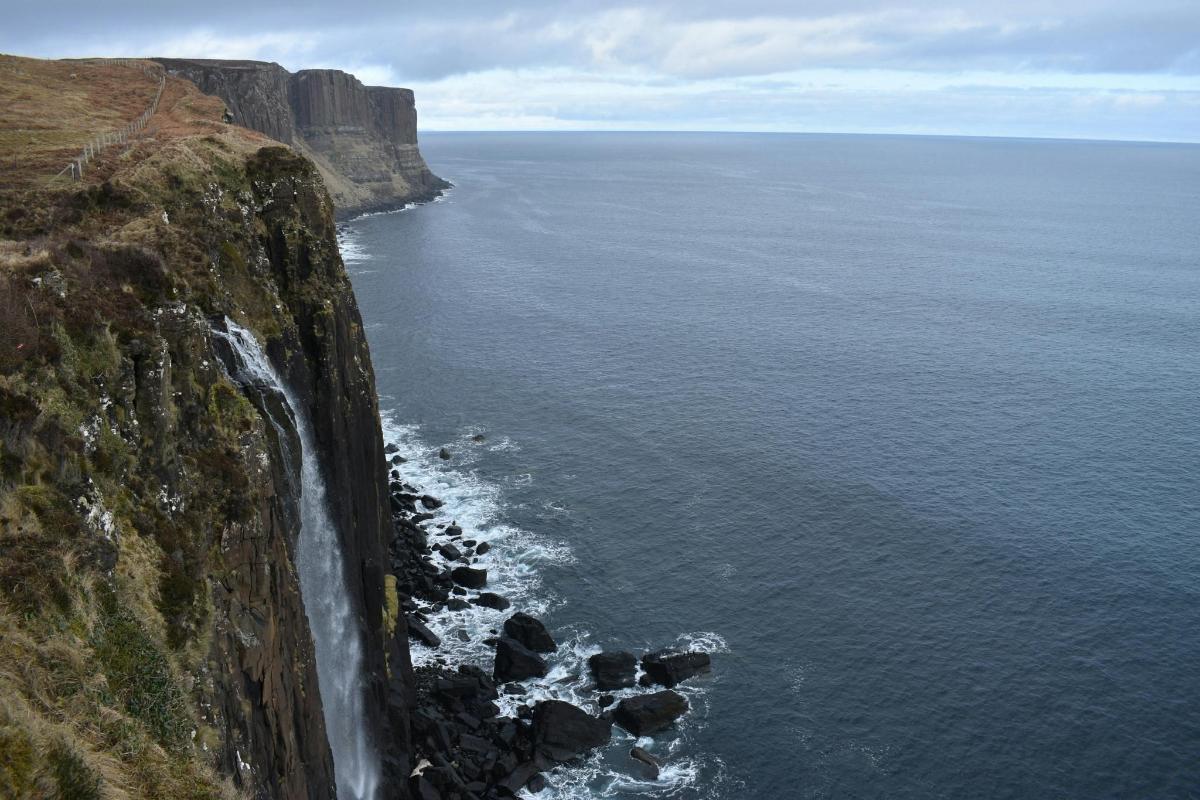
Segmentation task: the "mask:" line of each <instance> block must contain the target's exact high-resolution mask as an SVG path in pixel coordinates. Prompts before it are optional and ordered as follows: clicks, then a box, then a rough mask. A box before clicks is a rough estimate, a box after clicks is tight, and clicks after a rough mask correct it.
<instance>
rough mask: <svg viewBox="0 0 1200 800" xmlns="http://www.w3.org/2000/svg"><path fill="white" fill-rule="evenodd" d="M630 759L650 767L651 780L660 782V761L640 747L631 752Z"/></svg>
mask: <svg viewBox="0 0 1200 800" xmlns="http://www.w3.org/2000/svg"><path fill="white" fill-rule="evenodd" d="M629 757H630V758H632V759H633V760H634V761H640V762H642V763H643V764H645V765H646V766H647V767H648V771H649V776H650V780H652V781H656V780H658V772H659V765H658V759H657V758H655V757H654V756H652V755H650V754H649V753H647V752H646V751H645V750H643V749H642V748H640V747H635V748H633V749H632V750H630V751H629Z"/></svg>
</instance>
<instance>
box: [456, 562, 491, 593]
mask: <svg viewBox="0 0 1200 800" xmlns="http://www.w3.org/2000/svg"><path fill="white" fill-rule="evenodd" d="M450 577H451V578H453V580H454V582H455V583H457V584H459V585H460V586H466V587H467V588H468V589H480V588H483V587H484V586H486V585H487V570H486V569H476V568H475V567H455V568H454V569H452V570H451V571H450Z"/></svg>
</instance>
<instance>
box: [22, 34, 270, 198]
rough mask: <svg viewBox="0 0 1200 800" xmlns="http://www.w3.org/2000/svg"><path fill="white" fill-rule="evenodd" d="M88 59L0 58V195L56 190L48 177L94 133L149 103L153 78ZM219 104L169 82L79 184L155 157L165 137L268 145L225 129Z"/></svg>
mask: <svg viewBox="0 0 1200 800" xmlns="http://www.w3.org/2000/svg"><path fill="white" fill-rule="evenodd" d="M136 63H137V64H139V65H142V66H124V65H117V64H103V63H100V62H97V61H89V60H86V59H84V60H65V61H53V60H44V59H35V58H21V57H17V56H8V55H0V109H4V113H3V115H0V191H4V190H6V189H28V188H38V187H45V186H53V185H56V184H63V185H64V186H69V185H70V184H69V179H68V178H66V177H65V176H64V177H60V178H57V179H55V175H56V174H57V173H58V172H59V171H60V170H62V168H63V167H64V166H66V164H67V162H68V161H69V160H71V159H72V158H74V157H75V156H77V155H78V154H79V152H80V150H82V148H83V146H84V145H85V144H86V143H87V142H88V141H89V140H91V139H92V138H93V137H94V136H96V135H97V134H100V133H106V132H113V131H117V130H120V129H121V128H122V127H123V126H124V125H126V124H127V123H129V122H132V121H133V120H134V119H136V118H137V117H138V115H140V114H141V113H142V112H143V111H145V110H146V108H147V106H148V105H149V104H150V102H151V101H152V100H153V99H154V94H155V92H156V91H157V89H158V81H157V79H156V78H154V77H152V76H150V75H147V74H146V73H145V72H144V71H143V68H142V67H143V66H148V67H152V68H157V65H155V64H154V63H153V62H150V61H138V62H136ZM223 109H224V104H223V103H222V102H221V101H220V100H218V99H216V98H213V97H208V96H206V95H202V94H200V92H199V91H198V90H197V89H196V88H195V87H194V86H193V85H192V84H191V83H189V82H187V81H184V80H180V79H176V78H168V79H167V84H166V88H165V89H164V91H163V96H162V99H161V101H160V103H159V111H158V113H157V114H155V115H154V117H153V118H152V119H151V123H150V125H149V126H148V127H147V128H146V129H145V130H144V131H142V132H141V133H140V134H138V135H137V136H136V137H134V138H133V139H131V140H130V141H129V142H128V143H126V144H114V145H110V146H108V147H106V148H105V149H104V150H103V152H101V154H100V157H99V158H98V159H97V160H95V161H93V162H92V163H91V164H89V165H88V167H87V168H85V183H98V182H101V181H103V180H106V179H108V178H110V177H112V176H113V175H114V174H115V173H117V172H119V171H121V170H122V169H124V168H126V167H128V166H130V165H131V164H133V163H136V162H137V161H139V160H141V159H142V158H144V157H145V156H146V154H147V153H151V152H155V151H156V150H157V149H158V148H159V147H161V145H162V144H163V143H164V142H165V141H167V140H170V139H174V138H179V137H186V136H192V135H198V134H222V135H228V134H230V133H232V134H233V136H234V137H235V138H238V139H242V140H244V141H246V142H247V143H253V144H254V146H261V145H262V144H263V143H264V142H266V141H268V140H267V139H266V138H265V137H263V136H261V135H258V134H254V133H251V132H250V131H247V130H245V129H241V128H233V127H232V126H228V125H224V124H223V123H222V122H221V121H220V119H221V112H222V110H223Z"/></svg>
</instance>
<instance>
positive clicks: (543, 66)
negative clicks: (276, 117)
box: [0, 0, 1200, 139]
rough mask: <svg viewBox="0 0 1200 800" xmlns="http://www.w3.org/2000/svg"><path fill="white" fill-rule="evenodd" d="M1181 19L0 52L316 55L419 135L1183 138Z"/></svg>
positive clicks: (70, 8) (778, 20) (180, 36)
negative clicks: (415, 114) (401, 100)
mask: <svg viewBox="0 0 1200 800" xmlns="http://www.w3.org/2000/svg"><path fill="white" fill-rule="evenodd" d="M1198 30H1200V3H1196V2H1192V1H1190V0H1184V1H1181V0H1057V2H1056V3H1054V4H1047V3H1045V2H1044V0H1005V2H999V3H998V2H995V0H930V1H929V2H922V3H920V4H912V3H905V4H898V3H896V2H889V0H741V2H736V3H735V2H732V0H691V1H690V2H687V1H686V0H657V1H656V2H654V3H649V2H644V1H643V2H638V0H515V1H514V2H507V3H504V4H503V5H501V4H496V3H494V2H490V0H487V1H485V0H440V1H439V2H434V1H433V0H409V1H408V2H406V3H402V4H401V3H395V2H394V1H393V0H350V1H344V2H342V3H329V2H328V1H327V0H320V1H318V0H294V2H290V3H283V2H282V1H281V0H266V2H255V3H246V2H244V0H207V1H206V2H205V3H202V4H201V3H195V2H194V1H193V0H188V1H187V2H184V1H183V0H160V2H158V3H154V4H145V3H143V2H141V0H137V2H135V0H108V2H107V3H105V4H104V5H103V6H98V5H95V4H86V3H82V2H68V1H67V0H45V2H40V3H37V4H34V3H17V4H15V6H14V7H13V8H11V9H6V20H5V26H4V27H3V29H0V50H3V51H6V52H17V53H23V54H31V55H45V56H73V55H87V54H95V53H106V54H110V53H122V54H132V55H171V56H193V57H210V58H253V59H262V60H271V61H278V62H279V63H281V64H283V65H284V66H286V67H288V68H291V69H300V68H306V67H336V68H341V69H346V70H347V71H350V72H355V73H356V74H358V75H359V76H360V77H361V78H363V79H364V80H366V81H367V82H369V83H375V84H390V85H407V86H411V87H412V88H414V89H416V90H417V92H418V103H419V105H420V108H421V112H422V119H423V120H424V121H425V122H426V123H427V124H433V125H436V126H438V127H469V128H499V127H542V128H553V127H564V128H573V127H587V126H592V127H629V128H638V127H647V126H658V127H665V128H687V127H695V128H704V129H710V128H714V127H722V126H723V127H727V128H736V129H757V130H797V129H801V130H802V129H822V130H841V129H844V130H872V131H886V130H897V131H898V130H906V131H913V130H918V129H919V130H930V131H933V130H936V131H939V132H954V131H962V132H968V131H970V132H990V133H995V134H1005V133H1019V134H1021V135H1059V134H1053V133H1032V132H1033V131H1043V132H1051V131H1063V132H1068V131H1073V132H1077V133H1078V134H1079V135H1087V136H1093V137H1103V136H1108V135H1112V136H1121V137H1125V138H1128V137H1131V136H1144V137H1146V138H1181V137H1184V138H1189V139H1195V138H1196V137H1197V136H1198V135H1200V134H1198V133H1197V131H1200V119H1197V113H1196V104H1195V102H1194V99H1195V97H1196V93H1197V92H1198V91H1200V41H1197V37H1196V34H1195V32H1196V31H1198ZM1068 113H1070V114H1072V115H1074V116H1073V118H1071V119H1067V118H1065V115H1066V114H1068ZM1139 115H1141V119H1140V121H1139V120H1137V119H1134V118H1136V117H1138V116H1139ZM1062 135H1066V133H1063V134H1062Z"/></svg>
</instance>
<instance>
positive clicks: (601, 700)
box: [596, 694, 617, 708]
mask: <svg viewBox="0 0 1200 800" xmlns="http://www.w3.org/2000/svg"><path fill="white" fill-rule="evenodd" d="M616 701H617V698H615V697H613V696H612V695H611V694H602V695H600V696H599V697H597V698H596V704H597V705H598V706H600V707H601V708H608V707H609V706H611V705H612V704H613V703H615V702H616Z"/></svg>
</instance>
